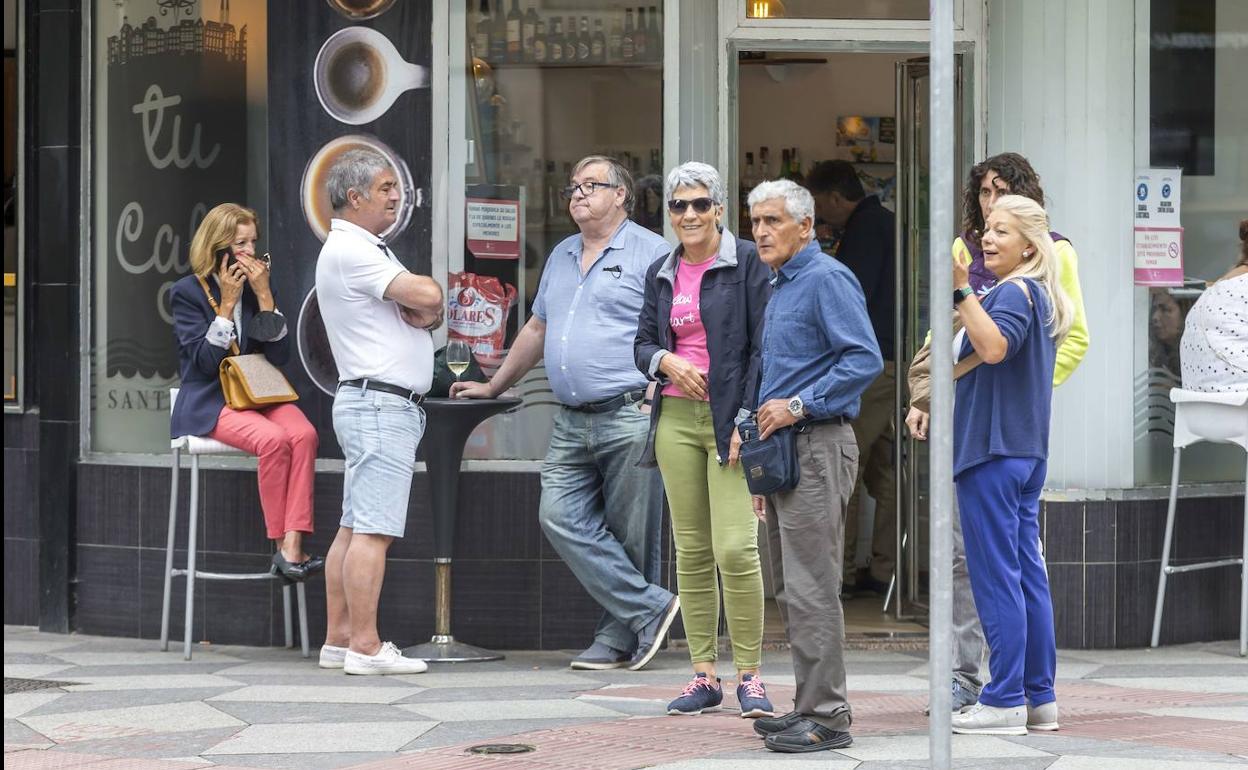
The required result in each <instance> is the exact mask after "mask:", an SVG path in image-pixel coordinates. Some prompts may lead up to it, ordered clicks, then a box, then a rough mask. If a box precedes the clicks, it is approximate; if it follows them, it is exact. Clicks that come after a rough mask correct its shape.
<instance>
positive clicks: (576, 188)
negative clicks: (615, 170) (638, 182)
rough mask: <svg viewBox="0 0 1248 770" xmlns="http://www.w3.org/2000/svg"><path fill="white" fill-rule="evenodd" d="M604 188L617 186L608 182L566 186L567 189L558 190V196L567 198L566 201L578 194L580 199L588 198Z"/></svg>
mask: <svg viewBox="0 0 1248 770" xmlns="http://www.w3.org/2000/svg"><path fill="white" fill-rule="evenodd" d="M604 187H606V188H613V187H619V185H618V184H611V183H610V182H581V183H580V184H570V185H568V186H567V187H565V188H563V189H562V190H560V191H559V194H560V195H562V196H563V197H564V198H567V199H568V200H572V196H573V195H576V194H577V193H578V192H579V193H580V194H581V197H583V198H588V197H589V196H591V195H593V194H594V193H596V192H598V191H599V190H601V189H603V188H604Z"/></svg>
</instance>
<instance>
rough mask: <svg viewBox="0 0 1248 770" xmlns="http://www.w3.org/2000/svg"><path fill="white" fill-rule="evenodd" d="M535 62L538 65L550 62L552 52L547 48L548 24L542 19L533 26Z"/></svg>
mask: <svg viewBox="0 0 1248 770" xmlns="http://www.w3.org/2000/svg"><path fill="white" fill-rule="evenodd" d="M533 61H535V62H537V63H538V64H545V63H546V62H548V61H550V51H549V49H548V48H547V47H546V22H544V21H542V20H541V19H540V18H539V19H538V20H537V23H536V24H534V25H533Z"/></svg>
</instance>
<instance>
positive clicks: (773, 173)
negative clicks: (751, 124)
mask: <svg viewBox="0 0 1248 770" xmlns="http://www.w3.org/2000/svg"><path fill="white" fill-rule="evenodd" d="M755 157H756V156H755V153H754V152H753V151H748V152H746V153H745V165H744V167H743V170H742V172H741V176H740V189H739V190H738V206H737V211H738V212H739V217H740V218H739V221H738V223H737V226H738V227H739V228H740V232H741V233H743V234H745V235H746V237H749V233H750V207H749V205H748V204H747V202H746V201H747V199H748V198H749V196H750V190H753V189H754V187H755V186H757V185H758V184H759V183H760V182H766V181H768V180H771V179H792V180H793V181H794V182H797V183H798V184H802V182H803V180H804V179H805V176H804V175H803V173H802V156H801V154H800V153H799V152H798V150H797V148H796V147H785V148H783V149H782V150H781V151H780V165H779V166H778V167H775V168H774V170H773V166H772V159H771V148H769V147H767V146H763V147H759V148H758V154H757V158H758V164H757V165H755V163H754V159H755Z"/></svg>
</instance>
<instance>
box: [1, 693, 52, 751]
mask: <svg viewBox="0 0 1248 770" xmlns="http://www.w3.org/2000/svg"><path fill="white" fill-rule="evenodd" d="M8 697H9V696H7V695H6V696H5V698H6V699H7V698H8ZM4 744H5V745H6V746H9V745H13V746H27V747H36V748H41V747H44V746H51V745H52V741H50V740H48V739H47V738H46V737H44V736H43V735H40V734H39V733H37V732H35V731H34V730H32V729H30V728H29V727H27V726H26V725H24V724H22V723H21V722H19V721H17V720H16V719H6V720H4Z"/></svg>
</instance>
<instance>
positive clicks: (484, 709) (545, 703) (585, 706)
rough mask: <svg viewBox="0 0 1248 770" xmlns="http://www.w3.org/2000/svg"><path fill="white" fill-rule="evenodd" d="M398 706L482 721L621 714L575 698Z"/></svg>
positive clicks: (447, 718)
mask: <svg viewBox="0 0 1248 770" xmlns="http://www.w3.org/2000/svg"><path fill="white" fill-rule="evenodd" d="M398 708H401V709H403V710H404V711H410V712H412V713H413V714H417V715H419V716H422V717H425V718H426V719H431V720H434V721H437V722H478V721H488V720H491V719H569V718H578V717H582V718H583V717H617V716H619V715H618V714H616V713H615V712H613V711H610V710H608V709H604V708H602V707H600V706H595V705H593V704H592V703H586V702H582V701H574V700H549V699H547V700H512V701H494V700H482V701H444V702H441V703H438V702H422V703H405V704H403V705H401V706H399V707H398Z"/></svg>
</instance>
